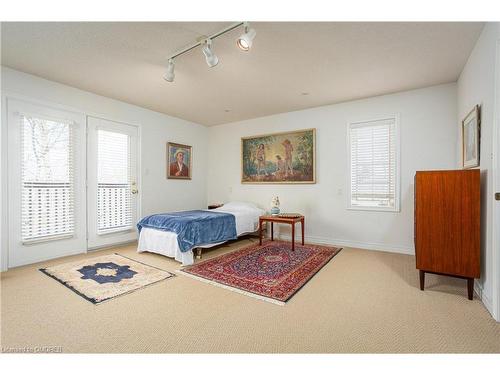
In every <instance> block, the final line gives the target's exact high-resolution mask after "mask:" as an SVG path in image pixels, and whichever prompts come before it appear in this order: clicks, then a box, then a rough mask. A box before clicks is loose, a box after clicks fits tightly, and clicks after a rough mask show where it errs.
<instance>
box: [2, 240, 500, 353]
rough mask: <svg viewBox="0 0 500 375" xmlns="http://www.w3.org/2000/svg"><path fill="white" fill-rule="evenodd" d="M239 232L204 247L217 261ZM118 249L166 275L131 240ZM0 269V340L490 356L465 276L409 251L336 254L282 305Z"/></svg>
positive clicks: (482, 314)
mask: <svg viewBox="0 0 500 375" xmlns="http://www.w3.org/2000/svg"><path fill="white" fill-rule="evenodd" d="M249 241H250V240H249V239H244V240H240V241H236V242H233V243H231V244H230V245H225V246H221V247H218V248H216V249H214V250H212V251H209V252H206V254H205V255H204V258H208V257H212V256H216V255H219V254H222V253H224V252H226V251H230V250H233V249H235V248H237V247H240V246H244V245H247V244H249ZM111 252H117V253H121V254H124V255H126V256H128V257H131V258H133V259H137V260H139V261H142V262H145V263H147V264H151V265H153V266H156V267H160V268H163V269H165V270H167V271H175V270H176V269H179V268H180V264H179V263H176V262H175V261H173V260H171V259H168V258H165V257H162V256H159V255H154V254H147V253H143V254H137V253H136V252H135V246H126V247H121V248H115V249H110V250H102V251H99V252H93V253H90V254H88V255H84V256H87V257H94V256H96V255H99V254H105V253H111ZM81 257H83V256H74V257H69V258H63V259H57V260H54V261H49V262H43V263H39V264H36V265H31V266H25V267H20V268H17V269H13V270H9V271H8V272H5V273H2V279H1V280H2V285H1V291H2V295H1V302H2V306H1V314H2V315H1V340H2V342H1V346H2V348H3V349H4V350H5V349H11V348H24V347H41V346H60V347H62V351H63V352H127V353H129V352H178V353H186V352H267V353H278V352H295V353H297V352H321V353H341V352H497V353H498V352H500V324H498V323H496V322H495V321H494V320H493V319H492V317H491V316H490V315H489V313H488V312H487V311H486V309H485V308H484V306H483V305H482V304H481V302H480V301H479V300H477V297H476V299H474V301H472V302H471V301H468V300H467V298H466V288H465V281H462V280H456V279H451V278H445V277H440V276H433V275H428V277H427V290H425V291H424V292H422V291H420V290H419V289H418V272H417V271H416V270H415V259H414V257H412V256H407V255H398V254H391V253H384V252H376V251H366V250H358V249H350V248H346V249H344V250H343V251H342V252H341V253H340V254H339V255H337V256H336V257H335V258H334V259H333V260H332V261H330V263H328V264H327V265H326V266H325V267H324V268H323V269H322V270H321V271H320V272H319V273H318V274H316V276H315V277H313V278H312V279H311V281H309V282H308V283H307V284H306V285H305V286H304V287H303V288H302V289H301V290H300V291H299V292H298V293H297V294H296V295H295V296H294V297H293V298H292V299H291V300H290V301H289V302H288V303H287V304H286V306H277V305H274V304H271V303H267V302H264V301H260V300H257V299H254V298H251V297H248V296H245V295H242V294H238V293H234V292H231V291H228V290H226V289H223V288H218V287H216V286H212V285H209V284H206V283H202V282H199V281H196V280H193V279H191V278H188V277H183V276H182V275H179V276H178V277H176V278H174V279H171V280H169V281H168V282H161V283H157V284H155V285H152V286H149V287H147V288H145V289H142V290H140V291H137V292H134V293H131V294H128V295H125V296H122V297H118V298H116V299H114V300H111V301H108V302H106V303H104V304H102V305H98V306H94V305H92V304H91V303H89V302H87V301H86V300H84V299H83V298H81V297H79V296H78V295H76V294H75V293H73V292H72V291H70V290H68V289H67V288H65V287H64V286H62V285H60V284H59V283H58V282H56V281H55V280H52V279H51V278H49V277H47V276H46V275H44V274H42V273H41V272H39V271H38V270H37V269H38V268H40V267H42V266H44V267H47V266H50V265H54V264H60V263H64V262H68V261H69V260H76V259H79V258H81Z"/></svg>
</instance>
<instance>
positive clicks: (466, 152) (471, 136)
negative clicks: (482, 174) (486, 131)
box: [462, 105, 480, 169]
mask: <svg viewBox="0 0 500 375" xmlns="http://www.w3.org/2000/svg"><path fill="white" fill-rule="evenodd" d="M479 156H480V113H479V106H478V105H476V106H475V107H474V109H473V110H472V111H470V112H469V114H468V115H467V116H466V117H465V118H464V120H463V121H462V163H463V168H464V169H466V168H474V167H478V166H479Z"/></svg>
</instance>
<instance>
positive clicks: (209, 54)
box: [201, 39, 219, 68]
mask: <svg viewBox="0 0 500 375" xmlns="http://www.w3.org/2000/svg"><path fill="white" fill-rule="evenodd" d="M201 50H202V51H203V54H204V55H205V60H206V62H207V65H208V66H209V67H211V68H213V67H214V66H216V65H217V64H218V63H219V58H218V57H217V55H216V54H215V53H214V51H213V50H212V39H207V40H206V41H205V44H204V45H203V48H202V49H201Z"/></svg>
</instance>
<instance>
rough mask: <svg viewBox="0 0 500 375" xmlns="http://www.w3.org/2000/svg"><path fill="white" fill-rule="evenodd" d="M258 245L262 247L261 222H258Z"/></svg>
mask: <svg viewBox="0 0 500 375" xmlns="http://www.w3.org/2000/svg"><path fill="white" fill-rule="evenodd" d="M259 245H262V220H259Z"/></svg>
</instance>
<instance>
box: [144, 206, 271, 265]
mask: <svg viewBox="0 0 500 375" xmlns="http://www.w3.org/2000/svg"><path fill="white" fill-rule="evenodd" d="M211 211H217V212H226V213H228V214H232V215H234V218H235V222H236V234H237V236H238V237H239V236H241V235H243V234H248V233H252V232H255V231H256V230H257V229H258V226H259V216H260V215H263V214H264V210H261V209H259V208H252V207H246V206H231V205H227V206H222V207H219V208H216V209H215V210H211ZM222 243H224V242H218V243H213V244H206V245H200V246H198V247H202V248H209V247H213V246H217V245H220V244H222ZM145 251H148V252H151V253H156V254H160V255H164V256H167V257H170V258H174V259H175V260H176V261H178V262H181V263H182V265H183V266H188V265H190V264H193V263H194V255H193V250H192V249H191V250H189V251H186V252H182V251H181V249H180V248H179V243H178V242H177V234H176V233H174V232H166V231H161V230H157V229H152V228H143V229H142V230H141V233H140V235H139V242H138V245H137V252H138V253H142V252H145Z"/></svg>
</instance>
